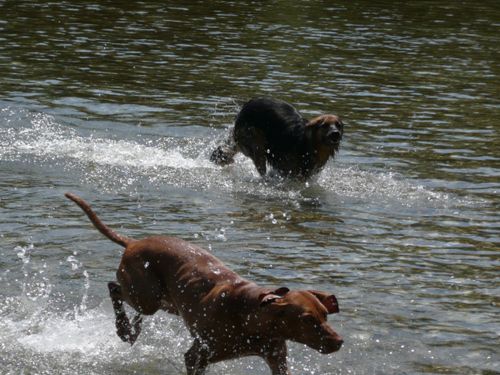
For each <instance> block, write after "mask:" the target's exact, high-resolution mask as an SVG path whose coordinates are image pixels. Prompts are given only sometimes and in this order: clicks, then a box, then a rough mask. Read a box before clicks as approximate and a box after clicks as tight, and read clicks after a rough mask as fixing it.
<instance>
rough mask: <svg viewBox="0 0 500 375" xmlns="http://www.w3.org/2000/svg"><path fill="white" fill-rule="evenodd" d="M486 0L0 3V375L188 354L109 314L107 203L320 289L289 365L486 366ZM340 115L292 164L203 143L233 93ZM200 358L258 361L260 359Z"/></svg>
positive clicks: (491, 124)
mask: <svg viewBox="0 0 500 375" xmlns="http://www.w3.org/2000/svg"><path fill="white" fill-rule="evenodd" d="M499 45H500V3H499V2H498V1H489V0H486V1H481V2H479V1H414V2H409V3H407V4H406V3H403V2H396V1H339V2H333V1H314V2H309V1H289V2H285V1H269V2H232V1H210V2H208V1H207V2H202V1H187V2H173V1H164V2H142V1H140V2H130V3H125V2H114V1H100V2H95V3H94V2H91V1H88V2H83V1H61V2H28V1H2V0H0V286H1V288H0V332H1V334H0V373H1V374H159V373H163V374H183V373H185V372H184V365H183V353H184V352H185V350H186V349H187V348H188V347H189V345H190V338H189V336H188V334H187V332H186V330H185V329H184V328H183V326H182V324H181V323H180V322H179V320H178V319H176V318H175V317H172V316H170V315H167V314H164V313H159V314H157V315H156V316H155V317H153V318H148V319H146V322H145V328H144V330H143V333H142V336H141V337H140V338H139V340H138V342H137V343H136V345H134V346H133V347H132V348H130V347H129V346H127V345H126V344H123V343H121V342H120V340H119V339H118V337H117V336H116V335H115V333H114V327H113V314H112V310H111V304H110V302H109V300H108V297H107V293H106V282H107V281H108V280H112V279H113V278H114V271H115V268H116V266H117V264H118V261H119V257H120V250H119V249H118V247H117V246H115V245H114V244H112V243H111V242H109V241H108V240H105V239H103V237H102V236H101V235H99V234H98V233H97V232H96V231H95V229H93V227H91V225H90V224H89V222H88V221H87V219H86V218H85V217H84V216H83V214H82V213H81V212H80V211H79V210H78V209H77V208H76V206H74V205H72V204H71V203H70V202H68V201H67V200H65V199H64V197H63V193H64V192H65V191H73V192H76V193H79V194H81V195H82V196H83V197H84V198H86V199H87V200H88V201H89V202H91V203H92V204H93V206H94V208H95V209H96V210H97V211H98V212H99V213H100V215H101V217H102V218H103V220H104V221H105V222H107V223H108V224H110V225H112V226H113V228H115V229H117V230H118V231H119V232H121V233H124V234H126V235H129V236H134V237H140V236H147V235H151V234H158V233H163V234H169V235H175V236H179V237H182V238H184V239H188V240H191V241H193V242H195V243H198V244H200V245H201V246H203V247H205V248H209V249H211V251H213V253H215V254H216V255H217V256H219V257H220V258H221V259H223V260H224V261H225V262H226V263H227V264H228V265H229V266H230V267H231V268H233V269H235V270H236V271H238V272H239V273H241V274H242V275H244V276H245V277H248V278H250V279H252V280H255V281H257V282H259V283H262V284H269V285H277V286H282V285H283V286H288V287H291V288H309V287H314V288H317V289H324V290H328V291H332V292H334V293H335V294H336V295H337V297H338V299H339V302H340V306H341V314H339V315H335V316H332V317H331V319H330V321H331V323H332V325H333V326H334V327H335V328H336V330H337V331H338V332H340V333H341V334H342V335H343V336H344V337H345V345H344V347H343V348H342V349H341V350H340V351H339V352H338V353H335V354H332V355H328V356H323V355H321V354H319V353H316V352H314V351H313V350H311V349H309V348H306V347H304V346H302V345H298V344H291V345H290V350H289V354H290V364H291V368H292V372H293V373H294V374H318V375H324V374H499V373H500V353H499V351H500V349H499V348H500V345H499V343H500V339H499V336H500V314H499V312H500V310H499V303H500V283H499V280H500V272H499V271H500V257H499V255H500V253H499V247H500V246H499V245H500V215H499V203H500V199H499V187H500V152H499V150H500V136H499V130H500V122H499V118H500V100H499V97H500V95H499V94H500V90H499V89H500V84H499V82H500V81H499V77H498V76H499V74H498V73H499V61H500V56H499V52H498V51H499ZM258 95H271V96H274V97H278V98H281V99H284V100H288V101H290V102H292V103H294V104H295V105H296V106H297V107H298V108H299V109H300V110H301V111H302V113H303V114H304V115H306V116H314V115H317V114H320V113H325V112H333V113H336V114H339V115H341V116H342V117H343V118H344V120H345V123H346V134H345V135H346V136H345V142H344V144H343V146H342V150H341V153H340V155H339V157H338V159H337V160H336V161H335V162H332V163H330V164H328V166H327V167H326V169H325V170H324V171H323V172H322V173H321V175H320V176H319V177H318V178H317V179H316V180H314V181H310V182H309V183H307V184H302V183H291V182H280V181H272V180H271V181H267V180H266V181H264V180H262V179H260V178H259V177H258V176H257V174H256V172H255V170H254V168H253V166H252V164H251V163H250V162H249V161H248V160H246V159H244V158H243V157H241V158H238V159H237V163H236V164H235V165H234V166H232V167H229V168H223V169H221V168H218V167H215V166H214V165H212V164H210V163H209V162H208V155H209V152H210V149H211V148H213V146H214V145H215V144H216V143H217V141H218V140H220V139H221V138H222V137H223V136H224V134H225V132H226V130H227V128H228V127H229V126H230V125H231V123H232V121H233V118H234V116H235V114H236V113H237V111H238V108H239V105H240V103H241V102H244V101H245V100H247V99H249V98H251V97H253V96H258ZM209 373H210V374H267V373H268V370H267V368H266V367H265V365H264V364H263V362H262V361H261V360H260V359H254V358H248V359H242V360H236V361H231V362H225V363H222V364H218V365H215V366H213V367H211V369H210V371H209Z"/></svg>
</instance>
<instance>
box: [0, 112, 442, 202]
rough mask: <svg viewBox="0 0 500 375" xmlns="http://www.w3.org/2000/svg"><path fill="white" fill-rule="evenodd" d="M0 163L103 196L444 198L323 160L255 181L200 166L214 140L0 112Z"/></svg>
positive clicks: (242, 165) (241, 164)
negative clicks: (53, 169) (105, 130)
mask: <svg viewBox="0 0 500 375" xmlns="http://www.w3.org/2000/svg"><path fill="white" fill-rule="evenodd" d="M0 115H1V117H0V123H2V127H1V128H0V160H5V161H18V162H31V163H33V162H34V163H42V164H44V163H50V164H51V165H52V166H57V167H61V168H63V169H64V170H66V171H67V172H68V173H81V174H82V176H81V178H82V179H83V180H84V181H86V182H87V183H90V184H92V185H97V186H99V187H100V188H101V189H104V190H107V191H116V190H127V189H129V188H130V187H132V186H134V185H137V184H147V185H149V186H150V187H153V188H154V187H158V188H160V187H161V186H164V185H172V186H175V187H181V188H183V187H186V188H190V189H194V190H215V191H218V192H220V193H223V194H227V193H245V194H249V195H256V196H260V197H263V198H280V199H287V200H290V201H294V202H301V201H303V200H304V201H310V200H311V199H312V200H314V199H315V197H314V195H320V196H324V195H325V194H327V195H328V194H333V195H334V196H336V197H339V198H340V199H356V200H358V199H359V200H363V201H366V202H377V203H378V204H380V203H383V202H388V203H390V204H394V203H397V202H399V203H400V204H403V205H406V206H411V205H413V204H415V205H418V204H420V203H421V202H427V204H429V203H430V204H433V205H438V206H439V205H442V204H446V202H447V201H448V200H449V198H450V197H449V195H448V194H445V193H441V192H435V191H430V190H428V189H425V188H424V187H423V186H421V185H418V184H416V183H415V181H411V180H404V179H403V178H398V176H397V175H396V174H394V173H392V172H373V171H366V170H361V169H359V168H357V167H356V166H352V165H348V164H346V162H345V161H343V160H342V158H340V160H337V161H334V162H331V163H330V164H329V165H327V167H326V168H325V170H324V171H323V172H322V173H321V174H320V175H319V176H318V177H317V178H316V179H315V180H312V181H310V182H308V183H298V182H292V181H284V180H281V179H279V178H272V177H271V178H265V179H262V178H260V177H259V176H258V174H257V172H256V170H255V167H254V166H253V164H252V162H251V161H250V160H249V159H248V158H245V157H243V156H241V155H240V156H238V157H237V158H236V163H235V164H234V165H232V166H230V167H225V168H220V167H218V166H216V165H214V164H212V163H211V162H210V161H209V160H208V154H209V152H210V151H211V150H212V149H213V148H214V147H215V145H216V143H217V142H216V137H215V136H213V137H212V139H209V140H208V141H207V140H206V139H202V138H193V139H188V140H179V139H177V138H175V139H173V138H163V139H159V140H143V139H141V137H140V135H137V137H136V139H138V140H123V139H118V140H117V139H112V138H105V137H101V136H95V135H90V136H83V135H81V134H79V133H78V132H77V130H76V129H74V128H72V127H70V126H65V125H62V124H59V123H57V122H56V121H55V119H54V118H53V117H52V116H48V115H45V114H41V113H26V112H23V111H21V112H19V111H15V110H12V109H8V108H7V109H4V110H3V111H2V113H1V114H0Z"/></svg>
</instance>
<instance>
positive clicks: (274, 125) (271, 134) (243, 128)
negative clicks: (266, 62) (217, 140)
mask: <svg viewBox="0 0 500 375" xmlns="http://www.w3.org/2000/svg"><path fill="white" fill-rule="evenodd" d="M343 133H344V124H343V123H342V120H341V119H340V118H339V117H337V116H335V115H321V116H318V117H315V118H313V119H312V120H306V119H304V118H303V117H302V116H301V115H300V113H299V112H298V111H297V110H296V109H295V108H294V107H293V106H292V105H291V104H289V103H287V102H284V101H281V100H276V99H272V98H256V99H252V100H250V101H249V102H247V103H246V104H244V105H243V107H242V109H241V111H240V112H239V114H238V116H237V117H236V121H235V124H234V128H233V129H232V130H231V134H230V135H229V138H228V139H226V140H225V142H224V143H223V144H222V145H220V146H218V147H217V148H216V149H215V150H214V151H213V152H212V154H211V156H210V160H211V161H213V162H215V163H216V164H218V165H227V164H231V163H232V162H233V161H234V156H235V155H236V154H237V153H238V152H242V153H243V154H244V155H246V156H248V157H249V158H251V159H252V160H253V162H254V164H255V167H256V168H257V171H258V172H259V173H260V175H261V176H264V175H265V174H266V171H267V164H269V165H270V166H271V167H272V168H273V169H274V170H276V171H277V172H278V174H279V175H281V176H283V177H293V178H298V179H308V178H309V177H311V176H312V175H314V174H316V173H318V172H319V171H320V170H321V169H322V168H323V167H324V165H325V164H326V162H327V161H328V159H329V158H330V157H333V156H334V155H335V153H336V152H338V150H339V146H340V141H341V139H342V135H343Z"/></svg>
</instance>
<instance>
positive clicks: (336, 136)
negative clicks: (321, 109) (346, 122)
mask: <svg viewBox="0 0 500 375" xmlns="http://www.w3.org/2000/svg"><path fill="white" fill-rule="evenodd" d="M328 138H330V139H331V140H332V141H334V142H337V141H340V140H341V139H342V131H341V130H339V129H331V130H330V131H329V132H328Z"/></svg>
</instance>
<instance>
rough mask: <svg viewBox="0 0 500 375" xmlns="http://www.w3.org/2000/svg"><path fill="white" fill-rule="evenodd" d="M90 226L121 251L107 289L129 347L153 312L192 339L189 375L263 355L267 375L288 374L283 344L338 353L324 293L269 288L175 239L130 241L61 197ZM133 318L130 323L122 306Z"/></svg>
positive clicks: (333, 306) (332, 305)
mask: <svg viewBox="0 0 500 375" xmlns="http://www.w3.org/2000/svg"><path fill="white" fill-rule="evenodd" d="M66 197H67V198H69V199H71V200H72V201H73V202H75V203H76V204H77V205H78V206H80V208H81V209H82V210H83V211H84V212H85V213H86V214H87V216H88V217H89V219H90V221H91V222H92V223H93V224H94V226H95V227H96V228H97V229H98V230H99V231H100V232H101V233H102V234H103V235H105V236H106V237H108V238H109V239H110V240H111V241H113V242H116V243H117V244H119V245H121V246H123V247H125V251H124V253H123V255H122V258H121V261H120V265H119V266H118V269H117V271H116V278H117V282H114V281H112V282H110V283H108V289H109V295H110V297H111V301H112V304H113V310H114V312H115V325H116V332H117V334H118V336H119V337H120V338H121V339H122V340H123V341H125V342H128V343H130V344H133V343H134V342H135V341H136V340H137V338H138V336H139V334H140V333H141V323H142V317H141V316H142V315H152V314H154V313H156V312H157V311H158V310H164V311H167V312H169V313H172V314H176V315H180V316H181V317H182V319H183V320H184V322H185V324H186V326H187V328H188V329H189V331H190V333H191V335H192V336H193V345H192V346H191V348H190V349H189V350H188V351H187V353H186V354H185V356H184V358H185V363H186V369H187V374H188V375H203V374H204V373H205V369H206V367H207V366H208V365H209V364H210V363H215V362H218V361H223V360H227V359H231V358H238V357H242V356H248V355H257V356H260V357H262V358H263V359H264V360H265V361H266V363H267V364H268V366H269V368H270V369H271V372H272V374H273V375H290V372H289V370H288V366H287V361H286V356H287V348H286V340H293V341H297V342H301V343H303V344H306V345H308V346H310V347H311V348H313V349H315V350H318V351H319V352H321V353H324V354H328V353H333V352H335V351H337V350H339V349H340V347H341V345H342V338H341V337H340V336H339V335H338V334H337V333H336V332H335V331H334V330H333V328H332V327H331V326H330V325H328V322H327V318H326V315H327V314H333V313H337V312H338V311H339V307H338V303H337V299H336V298H335V296H334V295H332V294H329V293H327V292H322V291H316V290H294V291H290V290H289V289H288V288H284V287H282V288H278V289H269V288H265V287H260V286H258V285H257V284H255V283H253V282H251V281H248V280H246V279H244V278H242V277H241V276H239V275H238V274H237V273H235V272H233V271H231V270H230V269H229V268H227V267H226V266H225V265H224V264H223V263H222V262H221V261H220V260H219V259H217V258H216V257H215V256H213V255H212V254H210V253H209V252H207V251H206V250H204V249H202V248H200V247H198V246H196V245H193V244H190V243H189V242H186V241H183V240H181V239H178V238H175V237H165V236H152V237H147V238H144V239H140V240H135V239H132V238H128V237H125V236H121V235H119V234H117V233H116V232H114V231H113V230H111V229H110V228H109V227H108V226H107V225H105V224H104V223H103V222H102V221H101V220H100V219H99V218H98V217H97V215H96V214H95V213H94V212H93V211H92V209H91V208H90V206H89V205H88V204H87V203H86V202H85V201H84V200H83V199H81V198H80V197H78V196H76V195H74V194H71V193H67V194H66ZM125 303H126V304H128V305H130V306H131V307H132V308H133V309H134V310H135V311H136V312H137V314H136V316H135V318H134V319H133V320H132V322H130V320H129V318H128V317H127V314H126V312H125V309H124V304H125Z"/></svg>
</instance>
